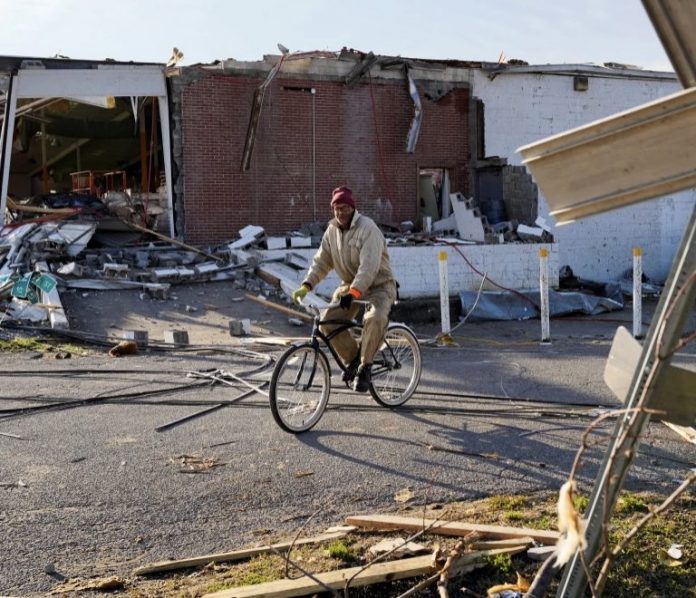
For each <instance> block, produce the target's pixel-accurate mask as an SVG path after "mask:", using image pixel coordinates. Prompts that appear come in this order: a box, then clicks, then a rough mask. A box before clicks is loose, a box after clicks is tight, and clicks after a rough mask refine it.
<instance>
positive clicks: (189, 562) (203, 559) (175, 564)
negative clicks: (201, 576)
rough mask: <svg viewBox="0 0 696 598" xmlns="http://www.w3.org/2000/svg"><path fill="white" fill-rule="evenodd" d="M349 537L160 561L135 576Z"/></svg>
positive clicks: (316, 538)
mask: <svg viewBox="0 0 696 598" xmlns="http://www.w3.org/2000/svg"><path fill="white" fill-rule="evenodd" d="M347 535H348V532H347V531H344V532H332V533H326V534H320V535H318V536H312V537H311V538H300V539H299V540H296V541H295V542H280V543H278V544H270V545H266V546H257V547H255V548H243V549H240V550H233V551H231V552H218V553H215V554H205V555H202V556H197V557H191V558H188V559H179V560H175V561H160V562H158V563H152V564H150V565H145V566H143V567H138V568H137V569H134V570H133V575H149V574H152V573H161V572H163V571H175V570H177V569H187V568H189V567H199V566H201V565H207V564H209V563H224V562H229V561H241V560H244V559H248V558H251V557H253V556H257V555H259V554H265V553H268V552H273V549H275V550H278V551H280V552H286V551H287V550H289V549H290V547H291V546H301V545H302V544H318V543H320V542H327V541H328V540H338V539H339V538H344V537H345V536H347Z"/></svg>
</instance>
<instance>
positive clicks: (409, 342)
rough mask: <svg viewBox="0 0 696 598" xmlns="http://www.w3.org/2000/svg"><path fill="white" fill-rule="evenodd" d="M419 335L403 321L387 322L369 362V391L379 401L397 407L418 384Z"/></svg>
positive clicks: (419, 372) (419, 361) (419, 373)
mask: <svg viewBox="0 0 696 598" xmlns="http://www.w3.org/2000/svg"><path fill="white" fill-rule="evenodd" d="M422 367H423V366H422V357H421V350H420V345H419V344H418V339H417V338H416V335H415V334H413V331H412V330H411V329H410V328H409V327H408V326H405V325H404V324H389V326H388V327H387V333H386V334H385V336H384V342H383V343H382V345H381V346H380V348H379V350H378V351H377V354H376V355H375V358H374V360H373V362H372V384H371V386H370V394H371V395H372V398H373V399H374V400H375V401H377V402H378V403H379V404H380V405H384V406H385V407H398V406H399V405H403V404H404V403H405V402H406V401H408V400H409V399H410V398H411V396H412V395H413V393H414V392H415V391H416V388H417V387H418V383H419V382H420V377H421V370H422Z"/></svg>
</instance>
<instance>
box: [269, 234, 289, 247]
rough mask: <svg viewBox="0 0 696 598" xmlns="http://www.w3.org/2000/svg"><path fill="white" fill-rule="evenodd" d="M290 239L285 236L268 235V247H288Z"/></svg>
mask: <svg viewBox="0 0 696 598" xmlns="http://www.w3.org/2000/svg"><path fill="white" fill-rule="evenodd" d="M287 246H288V241H287V239H286V238H285V237H266V247H268V249H286V248H287Z"/></svg>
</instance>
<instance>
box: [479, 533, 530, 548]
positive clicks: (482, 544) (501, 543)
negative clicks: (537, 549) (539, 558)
mask: <svg viewBox="0 0 696 598" xmlns="http://www.w3.org/2000/svg"><path fill="white" fill-rule="evenodd" d="M531 544H534V539H533V538H530V537H528V536H527V537H525V536H522V537H520V538H508V539H507V540H479V541H477V542H472V543H471V549H472V550H491V549H493V548H509V547H513V546H530V545H531Z"/></svg>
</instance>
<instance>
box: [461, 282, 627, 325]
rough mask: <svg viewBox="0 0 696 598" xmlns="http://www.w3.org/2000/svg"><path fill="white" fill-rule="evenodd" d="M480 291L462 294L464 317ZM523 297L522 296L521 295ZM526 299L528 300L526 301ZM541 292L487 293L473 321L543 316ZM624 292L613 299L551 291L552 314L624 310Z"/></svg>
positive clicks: (477, 307) (550, 313)
mask: <svg viewBox="0 0 696 598" xmlns="http://www.w3.org/2000/svg"><path fill="white" fill-rule="evenodd" d="M477 295H478V293H477V292H476V291H462V292H461V293H460V294H459V296H460V298H461V301H462V314H463V315H465V316H466V315H467V314H469V312H470V311H471V309H472V308H473V307H474V303H475V302H476V296H477ZM520 295H522V296H520ZM525 297H526V299H525ZM538 305H539V291H519V295H518V294H515V293H511V292H509V291H486V292H483V293H481V297H479V300H478V303H477V304H476V308H475V309H474V311H473V312H472V313H471V315H470V316H469V319H470V320H528V319H531V318H538V317H539V309H538V307H536V306H538ZM623 306H624V303H623V297H622V295H621V291H620V290H618V292H617V293H614V294H612V296H611V297H599V296H597V295H590V294H588V293H580V292H577V291H571V292H558V291H554V290H553V289H550V290H549V315H550V316H552V317H553V316H564V315H568V314H575V313H582V314H588V315H597V314H601V313H604V312H608V311H616V310H621V309H623Z"/></svg>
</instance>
